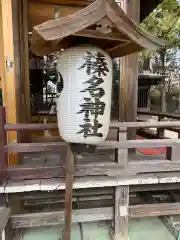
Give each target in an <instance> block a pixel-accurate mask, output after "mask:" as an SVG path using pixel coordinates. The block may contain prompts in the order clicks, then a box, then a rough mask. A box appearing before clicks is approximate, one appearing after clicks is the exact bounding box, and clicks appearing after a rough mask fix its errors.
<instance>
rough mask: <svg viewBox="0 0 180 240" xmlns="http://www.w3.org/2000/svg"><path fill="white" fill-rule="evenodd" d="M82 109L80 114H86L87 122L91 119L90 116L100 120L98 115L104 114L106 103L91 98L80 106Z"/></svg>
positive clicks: (85, 99) (86, 99)
mask: <svg viewBox="0 0 180 240" xmlns="http://www.w3.org/2000/svg"><path fill="white" fill-rule="evenodd" d="M80 107H81V108H82V109H81V110H80V111H79V112H78V114H80V113H84V114H85V119H84V120H85V121H86V120H87V119H89V116H90V114H91V115H93V116H94V119H97V118H98V115H103V114H104V109H105V103H104V102H101V100H100V99H99V98H95V99H93V100H92V99H91V98H84V103H82V104H80Z"/></svg>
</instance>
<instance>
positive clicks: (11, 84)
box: [0, 0, 18, 163]
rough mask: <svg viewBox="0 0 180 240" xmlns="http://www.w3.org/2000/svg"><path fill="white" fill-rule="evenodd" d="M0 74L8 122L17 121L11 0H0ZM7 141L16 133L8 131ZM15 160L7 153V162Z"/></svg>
mask: <svg viewBox="0 0 180 240" xmlns="http://www.w3.org/2000/svg"><path fill="white" fill-rule="evenodd" d="M0 36H1V39H0V74H1V84H2V93H3V103H4V105H5V106H6V118H7V121H8V122H9V123H16V122H17V114H18V113H17V105H16V104H17V99H16V75H15V67H14V64H15V60H16V59H15V57H14V42H13V21H12V2H11V0H0ZM8 141H9V142H16V141H17V133H16V132H10V133H8ZM16 161H17V154H16V153H12V154H11V153H10V154H9V162H10V163H14V162H16Z"/></svg>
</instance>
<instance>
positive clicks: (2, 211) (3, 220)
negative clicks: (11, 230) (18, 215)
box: [0, 207, 11, 233]
mask: <svg viewBox="0 0 180 240" xmlns="http://www.w3.org/2000/svg"><path fill="white" fill-rule="evenodd" d="M10 216H11V210H10V209H9V208H6V207H1V208H0V233H2V231H3V230H4V229H5V228H6V225H7V223H8V221H9V218H10Z"/></svg>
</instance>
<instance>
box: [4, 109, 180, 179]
mask: <svg viewBox="0 0 180 240" xmlns="http://www.w3.org/2000/svg"><path fill="white" fill-rule="evenodd" d="M5 119H6V117H5V109H4V108H3V107H1V108H0V152H1V156H0V170H1V171H0V173H1V182H3V181H4V180H6V179H35V178H52V177H65V165H66V159H67V146H68V145H67V143H65V142H63V141H62V140H61V141H59V142H46V143H7V132H8V131H32V130H38V131H40V130H50V129H56V128H57V125H56V124H51V123H47V124H8V123H6V121H5ZM174 127H180V121H162V122H155V123H148V122H126V123H118V122H111V125H110V132H109V136H108V138H107V140H106V141H104V142H103V143H101V144H99V145H98V146H97V149H101V150H103V149H104V150H107V149H113V150H115V149H117V154H116V157H115V159H114V161H109V162H107V161H106V162H102V161H100V162H93V158H94V156H92V162H90V163H83V161H81V162H82V164H79V163H78V164H76V171H75V176H78V177H79V176H81V177H82V176H83V177H84V176H107V177H120V176H127V175H136V174H137V173H151V172H164V171H178V170H180V140H179V139H156V140H153V139H145V140H127V130H128V129H129V128H135V129H143V128H163V129H167V128H174ZM117 135H118V138H117ZM117 139H118V140H117ZM152 147H167V148H168V151H167V156H166V158H165V159H164V160H162V159H161V160H160V159H153V161H152V160H148V159H147V160H146V159H143V160H141V159H139V160H133V159H132V158H131V156H129V154H128V149H130V148H152ZM55 151H56V152H57V153H59V155H60V156H61V158H62V161H59V164H58V165H39V166H35V167H34V166H33V165H32V164H31V163H30V164H29V165H16V166H8V162H7V154H8V152H20V153H21V152H26V153H28V152H39V153H40V152H41V153H42V152H55ZM137 156H138V155H137Z"/></svg>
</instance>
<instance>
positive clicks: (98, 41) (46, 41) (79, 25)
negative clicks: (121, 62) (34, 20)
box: [31, 0, 166, 57]
mask: <svg viewBox="0 0 180 240" xmlns="http://www.w3.org/2000/svg"><path fill="white" fill-rule="evenodd" d="M102 40H103V41H102ZM82 43H83V44H86V43H88V44H93V45H96V46H99V47H100V48H102V49H104V50H106V51H107V52H109V54H110V55H111V57H121V56H125V55H128V54H130V53H134V52H137V51H140V50H142V49H145V48H148V49H152V50H156V49H158V48H161V47H162V46H164V45H165V44H166V42H165V41H164V40H160V39H158V38H157V37H154V36H153V35H151V34H150V33H148V32H147V31H145V30H143V29H142V28H141V27H140V26H138V25H137V24H135V23H134V22H133V21H132V20H131V19H129V18H128V16H127V15H126V13H125V12H124V11H123V10H122V9H121V7H120V6H119V5H118V4H117V3H116V2H115V1H114V0H96V1H95V2H93V3H92V4H90V5H89V6H87V7H85V8H83V9H82V10H80V11H78V12H76V13H74V14H72V15H68V16H65V17H62V18H57V19H53V20H49V21H47V22H44V23H42V24H40V25H37V26H35V27H34V28H33V33H32V41H31V50H32V52H33V53H35V54H36V55H38V56H43V55H47V54H50V53H53V52H56V51H60V50H61V49H65V48H68V47H71V46H75V45H77V44H82Z"/></svg>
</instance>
